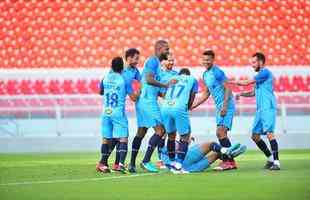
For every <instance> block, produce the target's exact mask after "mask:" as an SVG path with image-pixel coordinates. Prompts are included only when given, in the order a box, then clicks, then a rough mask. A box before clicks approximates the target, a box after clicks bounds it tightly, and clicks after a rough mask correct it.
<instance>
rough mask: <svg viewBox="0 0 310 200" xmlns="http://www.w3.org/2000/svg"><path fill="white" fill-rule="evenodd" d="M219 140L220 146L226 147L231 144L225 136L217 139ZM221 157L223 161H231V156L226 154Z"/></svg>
mask: <svg viewBox="0 0 310 200" xmlns="http://www.w3.org/2000/svg"><path fill="white" fill-rule="evenodd" d="M219 142H220V144H221V146H222V147H226V148H228V147H230V146H231V143H230V141H229V139H228V138H227V137H226V138H223V139H219ZM222 158H223V161H233V158H229V157H228V156H227V155H223V157H222Z"/></svg>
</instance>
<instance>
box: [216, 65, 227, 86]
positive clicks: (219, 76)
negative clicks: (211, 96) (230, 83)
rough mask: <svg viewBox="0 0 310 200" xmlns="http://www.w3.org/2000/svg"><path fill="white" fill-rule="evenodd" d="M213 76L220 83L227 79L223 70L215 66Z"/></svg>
mask: <svg viewBox="0 0 310 200" xmlns="http://www.w3.org/2000/svg"><path fill="white" fill-rule="evenodd" d="M214 76H215V79H216V80H218V81H219V82H221V83H223V82H224V81H226V80H227V76H226V75H225V73H224V72H223V70H221V69H218V68H216V70H215V71H214Z"/></svg>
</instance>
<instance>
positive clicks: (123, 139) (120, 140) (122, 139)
mask: <svg viewBox="0 0 310 200" xmlns="http://www.w3.org/2000/svg"><path fill="white" fill-rule="evenodd" d="M119 142H121V143H128V138H120V139H119Z"/></svg>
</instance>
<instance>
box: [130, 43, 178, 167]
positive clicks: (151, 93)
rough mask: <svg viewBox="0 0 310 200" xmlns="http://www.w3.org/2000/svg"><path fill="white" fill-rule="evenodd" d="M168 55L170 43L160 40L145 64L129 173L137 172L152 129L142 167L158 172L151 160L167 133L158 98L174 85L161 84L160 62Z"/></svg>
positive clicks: (171, 82)
mask: <svg viewBox="0 0 310 200" xmlns="http://www.w3.org/2000/svg"><path fill="white" fill-rule="evenodd" d="M168 54H169V44H168V42H167V41H165V40H158V41H157V42H156V43H155V55H153V56H151V57H149V58H148V59H147V60H146V62H145V63H144V69H143V72H142V79H141V94H140V97H139V99H138V101H137V107H136V111H137V122H138V133H137V135H136V136H135V138H134V140H133V144H132V155H131V162H130V165H129V171H131V172H135V161H136V156H137V154H138V151H139V148H140V146H141V141H142V139H143V137H144V135H145V134H146V132H147V129H148V128H150V127H153V128H154V130H155V133H154V134H153V136H152V137H151V138H150V140H149V143H148V147H147V150H146V153H145V156H144V158H143V161H142V163H141V167H142V168H143V169H145V170H147V171H149V172H158V169H157V168H156V166H155V165H153V164H152V163H151V162H150V160H151V156H152V154H153V151H154V149H155V148H156V147H157V145H158V143H159V142H160V140H161V138H162V137H163V136H164V133H165V130H164V127H163V125H162V118H161V114H160V109H159V105H158V102H157V98H158V94H159V90H160V88H168V86H169V85H170V84H173V81H170V82H169V83H168V84H164V83H161V82H160V60H163V59H167V56H168Z"/></svg>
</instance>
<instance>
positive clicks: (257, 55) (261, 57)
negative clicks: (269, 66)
mask: <svg viewBox="0 0 310 200" xmlns="http://www.w3.org/2000/svg"><path fill="white" fill-rule="evenodd" d="M252 57H253V58H254V57H256V58H257V60H260V61H262V62H263V64H265V62H266V58H265V55H264V54H263V53H261V52H256V53H255V54H253V56H252Z"/></svg>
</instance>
